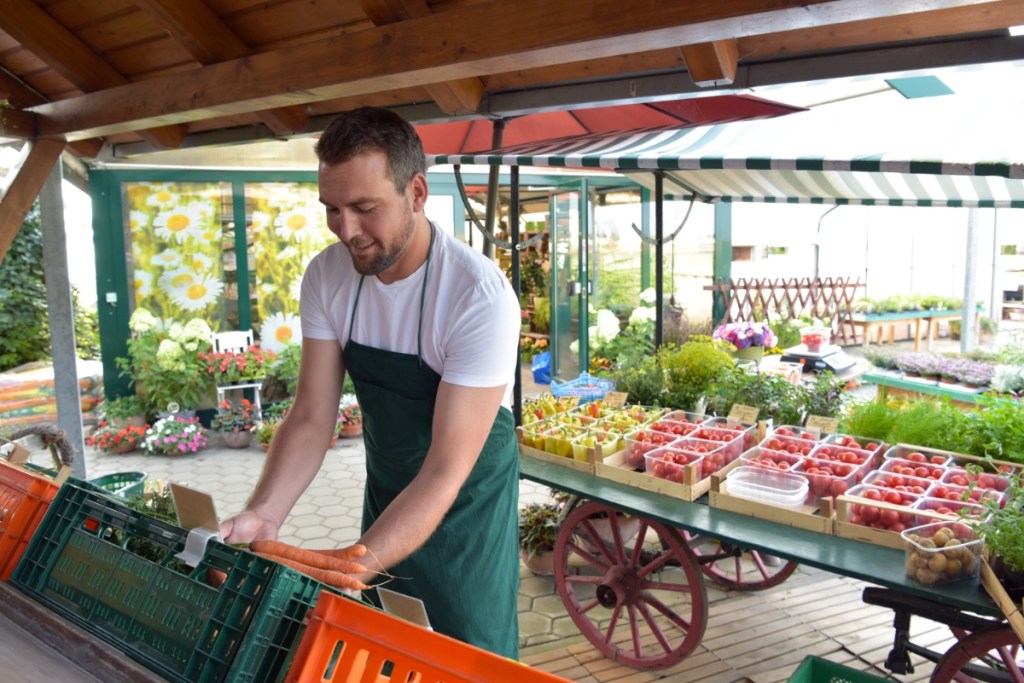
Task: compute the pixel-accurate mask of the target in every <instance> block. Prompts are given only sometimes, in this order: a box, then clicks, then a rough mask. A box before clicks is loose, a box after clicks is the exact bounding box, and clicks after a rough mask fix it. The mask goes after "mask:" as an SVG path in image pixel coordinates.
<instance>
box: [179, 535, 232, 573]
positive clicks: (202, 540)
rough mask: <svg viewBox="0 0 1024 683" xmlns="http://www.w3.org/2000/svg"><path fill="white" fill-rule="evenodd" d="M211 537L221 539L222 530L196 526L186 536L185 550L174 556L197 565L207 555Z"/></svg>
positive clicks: (191, 564)
mask: <svg viewBox="0 0 1024 683" xmlns="http://www.w3.org/2000/svg"><path fill="white" fill-rule="evenodd" d="M211 539H212V540H214V541H218V542H219V541H221V537H220V532H219V531H210V530H209V529H204V528H202V527H196V528H195V529H192V530H191V531H189V532H188V536H187V537H186V538H185V548H184V550H182V551H181V552H180V553H178V554H177V555H175V556H174V557H176V558H177V559H179V560H181V561H182V562H184V563H185V564H187V565H188V566H190V567H196V566H198V565H199V563H200V562H202V560H203V558H204V557H205V556H206V544H207V543H209V542H210V540H211Z"/></svg>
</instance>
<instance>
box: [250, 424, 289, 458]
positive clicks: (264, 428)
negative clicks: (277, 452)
mask: <svg viewBox="0 0 1024 683" xmlns="http://www.w3.org/2000/svg"><path fill="white" fill-rule="evenodd" d="M282 419H283V418H280V417H265V418H264V419H262V420H260V421H258V422H257V423H256V425H255V426H254V427H253V429H252V435H253V437H254V438H255V439H256V443H258V444H259V445H260V448H262V449H263V450H264V451H267V450H269V449H270V442H271V441H273V440H274V434H276V433H277V428H278V427H280V426H281V421H282Z"/></svg>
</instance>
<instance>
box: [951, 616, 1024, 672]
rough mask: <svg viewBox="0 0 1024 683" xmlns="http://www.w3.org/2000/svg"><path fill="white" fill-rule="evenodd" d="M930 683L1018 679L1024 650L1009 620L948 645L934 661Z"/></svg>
mask: <svg viewBox="0 0 1024 683" xmlns="http://www.w3.org/2000/svg"><path fill="white" fill-rule="evenodd" d="M931 681H932V683H948V682H949V681H958V682H959V683H975V682H980V681H984V682H985V683H1022V682H1024V652H1022V648H1021V642H1020V639H1019V638H1017V636H1016V634H1015V633H1014V632H1013V629H1011V628H1010V626H1009V624H1000V625H998V626H994V627H992V628H986V629H984V630H981V631H976V632H974V633H972V634H971V635H969V636H967V637H966V638H964V639H962V640H961V641H959V642H958V643H957V644H956V645H954V646H953V647H951V648H949V650H948V651H946V654H944V655H942V658H941V659H940V660H939V661H938V663H937V664H936V665H935V670H934V671H933V672H932V677H931Z"/></svg>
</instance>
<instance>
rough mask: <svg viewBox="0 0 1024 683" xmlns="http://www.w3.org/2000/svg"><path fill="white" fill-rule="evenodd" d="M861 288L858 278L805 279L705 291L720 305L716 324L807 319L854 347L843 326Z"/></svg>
mask: <svg viewBox="0 0 1024 683" xmlns="http://www.w3.org/2000/svg"><path fill="white" fill-rule="evenodd" d="M861 287H864V283H863V282H861V281H860V278H842V277H837V278H831V277H827V278H809V277H805V278H774V279H768V278H739V279H738V280H731V279H730V280H729V282H728V283H726V282H725V281H723V280H718V282H717V283H716V284H713V285H708V286H706V287H704V289H706V290H710V291H711V292H712V293H713V296H714V297H715V299H716V302H717V301H718V300H719V298H720V300H721V301H722V303H723V309H724V310H725V316H724V318H723V319H722V320H721V321H719V322H734V321H739V320H757V319H763V318H764V317H765V315H766V314H767V315H768V316H770V317H771V318H772V319H773V320H792V319H793V318H798V317H800V316H810V317H812V318H819V319H821V320H823V321H826V322H827V323H829V324H830V325H831V326H832V336H833V338H834V339H835V340H836V341H838V342H839V343H844V342H848V341H849V342H850V343H855V342H856V338H855V333H854V330H853V328H852V327H850V326H848V325H846V324H845V323H846V322H847V321H848V320H849V319H850V315H851V312H852V306H853V301H854V299H855V297H856V296H857V290H858V289H860V288H861ZM848 327H849V330H848V329H847V328H848Z"/></svg>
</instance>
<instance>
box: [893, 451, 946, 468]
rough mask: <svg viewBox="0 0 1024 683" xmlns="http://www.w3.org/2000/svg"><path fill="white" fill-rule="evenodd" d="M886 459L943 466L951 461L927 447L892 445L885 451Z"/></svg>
mask: <svg viewBox="0 0 1024 683" xmlns="http://www.w3.org/2000/svg"><path fill="white" fill-rule="evenodd" d="M885 457H886V459H896V460H910V461H912V462H915V463H919V464H924V465H934V466H938V467H945V466H947V465H949V464H951V462H952V458H950V457H949V456H948V455H943V454H941V453H935V452H933V451H930V450H927V449H923V450H922V449H918V448H914V447H913V446H892V447H891V448H889V449H888V450H887V451H886V452H885Z"/></svg>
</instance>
